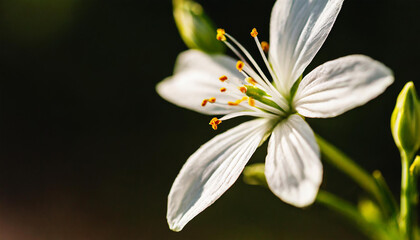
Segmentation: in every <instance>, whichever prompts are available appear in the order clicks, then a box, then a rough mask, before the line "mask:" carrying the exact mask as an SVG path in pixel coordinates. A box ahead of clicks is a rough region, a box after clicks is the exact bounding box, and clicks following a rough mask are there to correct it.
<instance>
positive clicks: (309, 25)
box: [269, 0, 343, 94]
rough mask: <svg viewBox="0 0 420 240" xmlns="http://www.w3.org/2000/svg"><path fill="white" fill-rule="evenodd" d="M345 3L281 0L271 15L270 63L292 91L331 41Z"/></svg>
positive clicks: (285, 88)
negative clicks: (331, 35) (319, 51)
mask: <svg viewBox="0 0 420 240" xmlns="http://www.w3.org/2000/svg"><path fill="white" fill-rule="evenodd" d="M342 3H343V0H278V1H277V2H276V3H275V5H274V7H273V11H272V13H271V22H270V50H269V56H270V62H271V63H272V65H273V68H274V70H275V72H276V74H277V76H278V78H279V79H278V80H279V82H276V85H277V86H278V87H279V89H281V90H282V91H283V92H284V91H287V93H286V94H288V91H289V90H290V88H291V87H292V86H293V83H294V82H295V81H296V80H297V79H298V78H299V77H300V75H302V73H303V71H304V70H305V68H306V67H307V66H308V64H309V63H310V62H311V61H312V59H313V58H314V56H315V54H316V53H317V52H318V50H319V49H320V48H321V46H322V44H323V43H324V41H325V39H326V38H327V36H328V34H329V32H330V30H331V28H332V26H333V24H334V22H335V19H336V18H337V15H338V13H339V11H340V9H341V5H342Z"/></svg>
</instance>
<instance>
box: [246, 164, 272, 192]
mask: <svg viewBox="0 0 420 240" xmlns="http://www.w3.org/2000/svg"><path fill="white" fill-rule="evenodd" d="M264 168H265V164H264V163H255V164H252V165H249V166H247V167H246V168H245V169H244V171H243V173H242V174H243V175H244V182H245V183H246V184H249V185H260V186H265V187H266V186H267V180H266V179H265V174H264Z"/></svg>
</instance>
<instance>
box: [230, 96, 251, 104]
mask: <svg viewBox="0 0 420 240" xmlns="http://www.w3.org/2000/svg"><path fill="white" fill-rule="evenodd" d="M247 99H248V97H242V98H241V99H238V100H236V101H234V102H228V105H229V106H238V105H239V104H240V103H241V102H243V101H246V100H247Z"/></svg>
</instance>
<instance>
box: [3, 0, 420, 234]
mask: <svg viewBox="0 0 420 240" xmlns="http://www.w3.org/2000/svg"><path fill="white" fill-rule="evenodd" d="M201 3H202V4H203V6H204V7H205V9H206V10H207V12H208V14H209V15H210V17H211V18H212V19H214V20H215V22H216V24H217V26H219V27H224V28H225V29H227V30H228V31H229V32H230V33H231V34H232V35H234V36H236V38H237V39H239V40H240V41H241V42H242V43H243V44H244V45H245V46H247V48H248V49H252V53H257V52H256V50H255V49H256V48H255V45H254V42H253V40H252V39H251V38H250V37H249V32H250V29H252V28H253V27H257V28H258V30H259V32H260V36H261V37H260V39H262V40H268V34H269V33H268V29H269V16H270V13H271V8H272V6H273V3H274V1H273V0H270V1H251V0H237V1H233V0H231V1H226V0H223V1H222V0H214V1H207V2H204V1H201ZM419 10H420V4H419V2H418V1H414V0H412V1H410V0H405V1H399V0H387V1H379V0H375V1H374V0H346V1H345V3H344V6H343V9H342V11H341V13H340V15H339V17H338V19H337V22H336V24H335V26H334V27H333V30H332V32H331V34H330V36H329V37H328V39H327V41H326V43H325V44H324V46H323V48H322V49H321V50H320V52H319V53H318V55H317V56H316V58H315V59H314V61H313V62H312V64H311V65H310V66H309V67H308V70H311V69H313V68H314V67H315V66H318V65H319V64H322V63H323V62H325V61H328V60H332V59H335V58H338V57H341V56H345V55H348V54H354V53H361V54H366V55H369V56H371V57H373V58H375V59H377V60H380V61H382V62H383V63H385V64H386V65H387V66H389V67H390V68H391V69H393V71H394V73H395V76H396V82H395V83H394V84H393V85H392V86H391V87H389V89H388V90H387V91H386V92H385V93H384V94H382V95H381V96H380V97H378V98H377V99H375V100H373V101H371V102H370V103H369V104H367V105H365V106H363V107H360V108H357V109H355V110H352V111H350V112H348V113H346V114H343V115H341V116H339V117H336V118H333V119H317V120H313V119H308V122H309V123H310V124H311V126H312V127H313V129H314V131H316V132H317V133H319V134H320V135H321V136H324V137H325V138H326V139H328V140H330V141H331V142H333V143H334V144H336V146H338V147H339V148H341V149H342V150H344V151H345V152H346V153H348V154H349V155H350V156H352V157H354V159H356V161H357V162H358V163H359V164H360V165H362V166H363V167H365V168H366V169H367V170H368V171H373V170H374V169H380V170H381V171H382V172H383V175H384V176H385V178H386V179H387V181H388V182H389V184H390V186H391V190H392V191H393V193H394V194H395V195H396V196H397V195H398V193H399V177H400V173H399V172H400V163H399V154H398V151H397V149H396V147H395V146H394V144H393V140H392V136H391V133H390V130H389V119H390V116H391V112H392V110H393V108H394V104H395V99H396V97H397V95H398V92H399V91H400V90H401V89H402V87H403V85H404V84H405V82H407V81H414V82H415V84H417V89H419V86H420V81H419V79H418V78H419V77H418V69H419V67H420V65H419V60H418V59H420V47H419V46H420V45H419V43H420V32H419V31H420V24H419V20H420V15H419V14H418V12H419ZM185 49H186V47H185V45H184V44H183V42H182V41H181V39H180V38H179V36H178V32H177V29H176V27H175V24H174V21H173V19H172V10H171V2H170V1H152V0H143V1H139V0H119V1H105V0H104V1H99V0H60V1H58V0H0V82H1V86H0V92H1V94H0V97H1V99H0V110H1V112H0V239H5V240H26V239H31V240H32V239H34V240H37V239H54V240H55V239H92V240H97V239H101V240H102V239H145V240H148V239H268V240H270V239H324V240H329V239H331V240H332V239H334V240H335V239H364V238H363V236H361V235H360V234H359V233H358V232H357V231H356V230H355V229H354V228H353V227H351V226H350V225H348V224H347V223H346V222H345V221H343V220H342V219H341V218H340V217H338V216H336V215H335V214H334V213H333V212H330V211H328V210H326V209H325V208H323V207H322V206H319V205H317V204H315V205H314V206H311V207H309V208H308V209H305V210H301V209H297V208H293V207H291V206H288V205H287V204H285V203H283V202H281V201H280V200H279V199H277V198H276V197H275V196H274V195H273V194H272V193H271V192H270V191H268V190H266V189H264V188H260V187H253V186H248V185H245V184H244V183H243V182H242V181H241V180H238V181H237V183H236V184H235V185H234V186H233V187H232V188H231V189H229V191H227V192H226V194H224V195H223V196H222V197H221V198H220V199H219V200H218V201H217V202H216V203H215V204H214V205H213V206H211V207H210V208H208V209H207V210H205V211H204V212H203V213H202V214H200V215H199V216H198V217H196V218H195V219H194V220H193V221H191V222H190V223H189V224H188V225H187V226H186V228H185V229H184V230H183V231H182V232H180V233H173V232H171V231H170V230H169V229H168V227H167V223H166V219H165V215H166V198H167V194H168V192H169V189H170V187H171V184H172V182H173V180H174V179H175V177H176V175H177V173H178V171H179V170H180V169H181V166H182V164H183V163H184V161H185V160H186V159H187V158H188V156H189V155H190V154H192V153H193V152H194V151H195V150H196V149H197V148H198V147H199V146H200V145H201V144H203V143H205V142H206V141H207V140H209V139H210V138H211V137H212V136H214V135H215V134H217V132H214V131H213V130H212V129H211V128H210V127H209V126H208V124H207V123H208V121H209V118H210V116H203V115H200V114H198V113H195V112H191V111H188V110H185V109H181V108H178V107H176V106H174V105H172V104H170V103H167V102H165V101H164V100H162V99H161V98H160V97H159V96H158V95H157V94H156V92H155V90H154V87H155V85H156V84H157V83H158V82H159V81H161V80H162V79H163V78H165V77H167V76H170V75H171V74H172V69H173V65H174V61H175V59H176V56H177V54H178V53H180V52H181V51H183V50H185ZM229 54H230V53H229ZM241 121H242V119H238V120H232V121H229V122H226V123H224V125H223V126H222V127H221V129H220V130H219V131H218V132H223V131H224V130H226V129H228V128H229V127H231V126H234V125H236V124H237V123H238V122H241ZM264 158H265V149H264V147H263V148H261V149H260V150H258V151H257V153H256V154H255V155H254V157H253V158H252V160H251V162H263V161H264ZM324 165H325V174H324V183H323V186H322V188H323V189H327V190H329V191H331V192H334V193H336V194H338V195H340V196H342V197H344V198H346V199H350V200H352V201H357V200H358V199H359V198H361V197H363V192H362V191H361V189H359V188H358V187H357V186H356V185H355V184H354V183H353V182H352V181H351V180H349V179H348V178H347V177H346V176H344V175H343V174H341V173H340V172H338V171H337V170H336V169H334V168H333V167H331V166H329V165H328V164H324Z"/></svg>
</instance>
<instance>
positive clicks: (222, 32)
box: [217, 28, 226, 35]
mask: <svg viewBox="0 0 420 240" xmlns="http://www.w3.org/2000/svg"><path fill="white" fill-rule="evenodd" d="M225 33H226V31H225V29H223V28H218V29H217V34H223V35H224V34H225Z"/></svg>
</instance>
